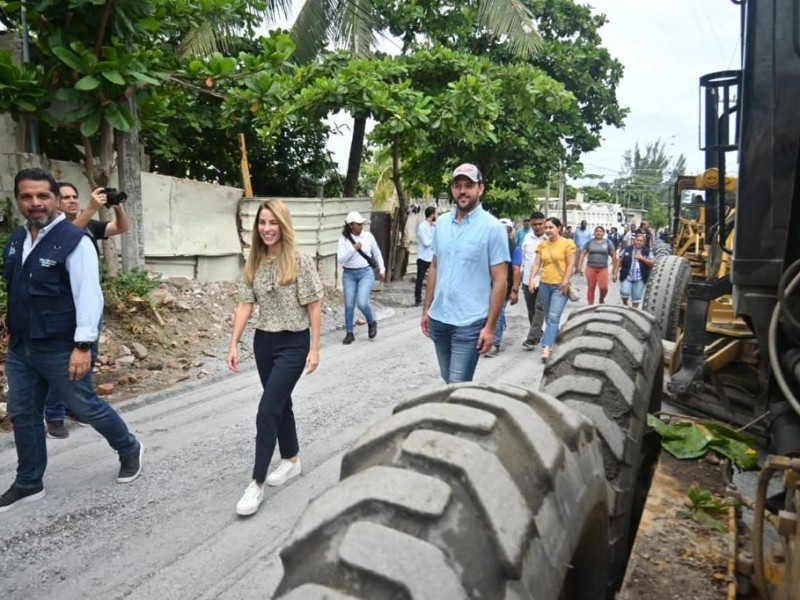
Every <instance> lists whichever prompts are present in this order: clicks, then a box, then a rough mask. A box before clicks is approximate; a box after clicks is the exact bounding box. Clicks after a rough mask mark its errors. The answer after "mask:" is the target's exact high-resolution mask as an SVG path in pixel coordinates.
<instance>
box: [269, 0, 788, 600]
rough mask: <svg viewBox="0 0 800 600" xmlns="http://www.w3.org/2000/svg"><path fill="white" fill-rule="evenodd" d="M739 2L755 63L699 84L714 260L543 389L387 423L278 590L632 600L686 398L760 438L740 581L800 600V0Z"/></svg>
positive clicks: (700, 262)
mask: <svg viewBox="0 0 800 600" xmlns="http://www.w3.org/2000/svg"><path fill="white" fill-rule="evenodd" d="M733 1H734V4H736V5H737V6H739V7H740V9H741V14H742V48H743V52H742V54H743V59H742V68H741V70H737V71H724V72H718V73H712V74H709V75H706V76H704V77H702V78H701V80H700V91H701V96H702V99H703V106H704V114H703V117H704V118H703V122H704V123H703V130H704V143H703V145H702V146H703V147H702V150H703V151H704V152H705V161H706V171H705V172H704V173H703V174H702V179H701V182H700V183H701V184H702V188H701V189H702V196H701V195H695V196H694V205H693V206H692V207H691V208H694V209H696V211H697V215H700V214H701V213H702V225H701V227H700V229H699V230H698V231H695V232H694V233H695V236H696V237H695V242H696V243H695V246H694V247H689V246H687V247H685V248H684V249H683V251H681V250H680V247H679V252H678V254H676V255H671V256H664V257H662V258H660V259H659V261H658V262H657V263H656V266H655V267H654V269H653V272H652V274H651V278H650V281H649V283H648V289H647V292H646V297H645V301H644V303H643V307H644V309H645V310H642V311H637V310H631V309H628V308H625V307H621V306H610V305H600V306H595V307H587V308H584V309H581V310H577V311H574V312H573V313H572V314H571V315H570V317H569V319H568V321H567V322H566V323H565V325H564V327H563V329H562V331H561V333H560V337H559V339H558V342H557V344H556V346H555V347H554V350H553V352H552V354H551V357H550V360H549V362H548V363H547V365H546V367H545V370H544V375H543V377H542V380H541V384H540V386H539V389H538V390H536V391H534V390H527V389H521V388H517V387H511V386H502V385H500V386H498V385H484V384H461V385H454V386H449V387H445V388H442V389H440V390H438V391H434V392H431V393H427V394H424V395H421V396H417V397H415V398H412V399H409V400H407V401H405V402H402V403H401V404H400V405H399V406H397V407H396V408H395V409H394V412H393V415H392V416H391V417H389V418H387V419H385V420H383V421H381V422H379V423H377V424H376V425H374V426H372V427H371V428H370V429H368V430H367V431H366V432H365V433H364V434H363V435H362V436H361V437H360V438H359V439H358V441H357V442H356V443H355V444H354V445H353V446H352V447H351V448H350V449H349V450H348V451H347V452H346V454H345V455H344V457H343V459H342V467H341V480H340V482H339V483H338V484H337V485H335V486H334V487H333V488H331V489H329V490H327V491H325V492H323V493H322V494H321V495H320V496H319V497H317V498H316V499H315V500H313V501H312V502H311V503H310V504H309V506H308V507H307V508H306V509H305V511H304V513H303V514H302V515H301V517H300V519H299V520H298V522H297V523H296V525H295V528H294V530H293V532H292V533H291V535H290V536H289V538H288V540H287V541H286V543H285V545H284V547H283V549H282V552H281V558H282V560H283V564H284V576H283V579H282V581H281V583H280V585H279V587H278V589H277V592H276V596H277V597H280V598H286V599H300V598H302V599H320V598H341V599H344V598H368V599H380V598H413V599H415V600H418V599H431V600H443V599H456V598H482V599H492V598H514V599H523V598H525V599H544V600H549V599H565V600H573V599H578V600H584V599H585V600H590V599H591V600H596V599H598V598H612V597H613V596H614V595H615V593H616V591H617V590H618V589H619V587H620V585H621V583H622V581H623V578H624V575H625V569H626V564H627V562H628V557H629V554H630V551H631V547H632V544H633V542H634V539H635V536H636V531H637V526H638V523H639V519H640V516H641V512H642V509H643V506H644V503H645V500H646V497H647V492H648V489H649V485H650V481H651V477H652V473H653V468H654V464H655V458H656V457H657V455H658V451H659V443H658V439H657V437H654V435H653V432H652V431H650V430H649V429H648V427H647V414H648V413H657V412H658V411H659V410H660V409H661V404H662V400H664V399H666V400H668V401H669V402H670V403H671V404H673V405H678V406H680V407H682V408H683V409H685V410H686V411H687V412H694V413H696V414H699V415H703V416H705V417H710V418H714V419H717V420H720V421H723V422H725V423H729V424H731V425H732V426H735V427H737V428H744V429H746V430H747V431H748V432H750V433H752V434H753V435H754V436H756V438H757V439H758V440H759V441H760V443H761V445H762V447H763V451H764V452H763V458H762V460H761V471H760V475H759V477H758V485H757V491H756V494H755V496H756V497H755V499H754V501H753V503H752V506H753V508H754V514H755V517H754V522H753V536H752V538H753V539H752V553H753V555H752V560H750V561H741V562H742V565H740V566H741V568H740V569H739V570H740V574H739V576H740V577H741V576H744V575H745V574H746V575H747V576H748V577H750V578H751V579H752V582H753V585H754V590H755V591H756V592H757V594H758V595H759V596H760V597H762V598H765V599H766V598H771V599H782V600H797V599H800V542H798V539H800V531H799V530H798V513H800V493H798V488H799V487H800V458H798V456H800V402H799V401H798V396H800V348H798V346H800V316H798V312H799V308H800V307H799V306H798V305H799V304H800V293H799V292H800V289H798V286H799V285H800V0H741V1H737V0H733ZM732 158H733V159H734V161H735V163H738V178H736V179H735V180H733V179H732V178H731V177H730V175H731V173H728V170H729V169H728V164H735V163H734V161H732V160H731V159H732ZM732 181H735V183H733V184H732V183H731V182H732ZM726 182H728V186H727V189H726ZM692 185H695V186H697V181H696V180H695V183H693V184H692ZM676 245H677V244H676ZM687 252H688V253H690V254H691V253H695V254H697V256H693V257H689V256H687V255H686V254H687ZM681 253H683V254H684V255H683V256H681V255H680V254H681ZM700 255H704V256H703V257H701V256H700ZM663 340H670V341H672V342H673V343H674V350H673V351H672V357H673V358H672V359H671V361H670V365H669V368H667V369H665V368H664V363H663V347H664V344H663V343H662V341H663ZM776 482H777V483H778V484H779V487H780V489H781V494H780V496H778V497H773V498H767V486H768V485H769V484H770V483H772V484H773V487H774V486H775V483H776ZM770 507H771V509H770ZM767 527H772V528H774V530H775V533H776V535H777V536H778V537H779V539H780V542H781V544H782V555H781V557H780V558H781V560H780V561H771V557H770V556H767V555H765V552H764V547H765V545H764V544H763V543H762V539H763V535H764V530H765V528H767ZM778 562H780V564H778ZM745 563H746V564H745ZM745 572H746V573H745Z"/></svg>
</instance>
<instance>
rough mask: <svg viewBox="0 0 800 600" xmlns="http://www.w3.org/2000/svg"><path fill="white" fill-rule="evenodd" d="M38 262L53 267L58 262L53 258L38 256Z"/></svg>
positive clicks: (46, 266)
mask: <svg viewBox="0 0 800 600" xmlns="http://www.w3.org/2000/svg"><path fill="white" fill-rule="evenodd" d="M39 264H40V265H41V266H43V267H45V268H50V267H55V266H56V265H57V264H58V261H57V260H53V259H52V258H40V259H39Z"/></svg>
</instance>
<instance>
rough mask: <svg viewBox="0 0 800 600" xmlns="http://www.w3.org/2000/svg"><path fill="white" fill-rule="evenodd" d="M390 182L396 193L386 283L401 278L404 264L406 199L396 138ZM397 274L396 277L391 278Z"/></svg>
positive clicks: (396, 139)
mask: <svg viewBox="0 0 800 600" xmlns="http://www.w3.org/2000/svg"><path fill="white" fill-rule="evenodd" d="M392 181H393V182H394V188H395V190H396V191H397V212H396V214H395V217H394V220H393V222H392V233H391V236H390V238H389V259H388V261H387V265H388V266H387V269H386V281H392V280H393V279H399V278H400V277H402V276H403V263H404V262H405V251H406V248H405V245H404V243H405V239H403V238H404V236H403V234H404V233H405V230H406V220H407V219H408V210H407V208H408V199H407V198H406V192H405V189H404V188H403V181H402V179H401V178H400V141H399V139H398V138H397V137H395V138H394V141H393V142H392ZM393 273H397V274H398V275H397V277H393Z"/></svg>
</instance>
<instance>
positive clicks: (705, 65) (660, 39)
mask: <svg viewBox="0 0 800 600" xmlns="http://www.w3.org/2000/svg"><path fill="white" fill-rule="evenodd" d="M297 1H298V2H299V1H300V0H297ZM588 3H589V4H590V5H591V6H592V7H593V8H594V12H596V13H604V14H605V15H607V17H608V23H607V24H606V25H605V27H603V28H602V30H601V34H602V36H603V45H604V46H605V47H606V48H608V50H609V51H610V52H611V55H612V56H613V57H615V58H617V59H618V60H619V61H620V62H622V64H623V65H624V66H625V74H624V77H623V79H622V83H621V84H620V87H619V89H618V97H619V102H620V104H621V105H622V106H625V107H628V108H629V109H630V114H629V115H628V118H627V119H626V123H625V127H624V129H619V130H618V129H606V130H605V131H604V134H603V138H604V139H603V143H602V145H601V147H600V148H599V149H598V150H596V151H595V152H592V153H590V154H587V155H585V156H584V159H583V163H584V165H585V172H586V173H587V174H595V175H603V176H605V177H606V179H607V180H608V181H610V180H612V179H613V178H614V177H615V176H616V175H617V174H618V172H619V170H620V168H621V166H622V154H623V152H624V151H625V150H626V149H628V148H631V147H633V145H634V144H635V143H636V142H637V141H638V142H639V144H640V145H642V146H644V145H645V144H647V143H652V142H654V141H655V140H657V139H658V138H661V140H662V141H664V142H666V143H667V145H668V146H667V153H668V154H670V155H673V156H676V157H677V156H678V155H679V154H681V153H683V154H685V155H686V159H687V171H688V172H690V173H696V172H699V171H700V170H701V169H702V168H703V164H704V162H703V156H702V153H701V152H700V151H699V150H698V125H699V121H698V114H699V113H698V106H699V104H698V99H699V84H698V80H699V78H700V76H701V75H704V74H707V73H710V72H713V71H722V70H727V69H737V68H739V64H740V63H739V60H740V58H739V57H740V54H739V51H740V49H739V7H738V6H736V5H735V4H733V2H731V0H591V1H590V2H588ZM290 22H291V21H290ZM391 50H392V48H391V45H387V47H386V51H388V52H391ZM336 122H337V123H339V124H341V125H342V126H341V127H340V130H341V133H340V134H338V135H332V136H331V138H330V141H329V149H330V150H331V152H332V154H333V157H334V160H336V161H337V162H338V163H339V165H340V170H342V171H344V170H345V169H346V164H347V153H348V152H349V145H350V130H349V120H348V119H346V118H343V117H341V116H340V117H338V118H337V119H336Z"/></svg>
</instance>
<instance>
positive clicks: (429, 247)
mask: <svg viewBox="0 0 800 600" xmlns="http://www.w3.org/2000/svg"><path fill="white" fill-rule="evenodd" d="M435 223H436V207H435V206H429V207H428V208H426V209H425V220H424V221H422V222H421V223H420V224H419V225H417V280H416V282H415V284H414V306H415V307H416V306H422V284H423V282H424V281H425V274H426V273H427V272H428V269H429V268H430V266H431V261H432V260H433V233H434V227H435V225H434V224H435Z"/></svg>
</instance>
